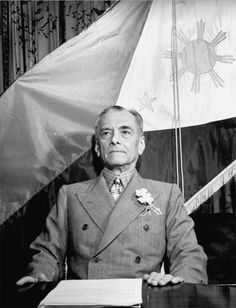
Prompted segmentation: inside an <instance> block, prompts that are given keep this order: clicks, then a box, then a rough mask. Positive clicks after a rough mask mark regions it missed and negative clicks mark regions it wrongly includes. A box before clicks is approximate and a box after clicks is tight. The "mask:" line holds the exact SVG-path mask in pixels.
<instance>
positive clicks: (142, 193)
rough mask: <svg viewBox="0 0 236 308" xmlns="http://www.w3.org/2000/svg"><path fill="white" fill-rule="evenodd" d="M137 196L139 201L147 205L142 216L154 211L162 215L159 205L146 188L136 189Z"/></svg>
mask: <svg viewBox="0 0 236 308" xmlns="http://www.w3.org/2000/svg"><path fill="white" fill-rule="evenodd" d="M136 197H137V200H138V202H139V203H141V204H143V205H145V206H146V208H145V209H144V211H143V212H142V214H141V215H142V216H145V215H151V213H152V212H153V213H154V214H155V215H161V214H162V213H161V210H160V209H159V207H157V206H155V205H154V204H153V201H154V198H153V197H152V196H151V194H150V192H149V191H148V190H147V189H146V188H141V189H136Z"/></svg>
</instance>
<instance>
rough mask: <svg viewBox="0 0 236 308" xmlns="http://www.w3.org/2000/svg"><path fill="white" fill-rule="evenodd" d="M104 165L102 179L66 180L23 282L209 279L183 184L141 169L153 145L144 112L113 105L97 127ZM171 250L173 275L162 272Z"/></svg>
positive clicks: (33, 246)
mask: <svg viewBox="0 0 236 308" xmlns="http://www.w3.org/2000/svg"><path fill="white" fill-rule="evenodd" d="M95 137H96V145H95V151H96V153H97V155H98V156H99V157H100V158H101V159H102V161H103V163H104V169H103V171H102V172H101V174H100V176H98V177H97V178H95V179H92V180H89V181H86V182H82V183H76V184H72V185H66V186H63V187H62V188H61V189H60V191H59V195H58V201H57V204H56V205H55V206H54V207H53V208H52V210H51V212H50V214H49V216H48V218H47V222H46V228H45V230H44V231H43V232H42V233H41V234H40V235H39V236H38V238H37V239H36V240H35V241H34V242H33V243H32V244H31V249H33V250H34V252H35V254H34V255H33V258H32V261H31V263H30V264H29V268H28V276H25V277H23V278H21V279H20V280H19V281H18V282H17V284H18V285H21V284H24V283H26V282H36V281H44V280H49V281H50V280H57V279H60V278H61V272H62V271H61V268H62V264H63V262H64V259H65V257H66V256H67V264H68V278H71V279H76V278H78V279H100V278H101V279H102V278H129V277H130V278H131V277H143V278H144V279H145V280H147V282H148V283H149V284H151V285H153V286H156V285H166V284H167V283H172V284H176V283H180V282H182V281H185V282H189V283H203V284H205V283H207V274H206V260H207V258H206V255H205V254H204V252H203V249H202V247H201V246H199V245H198V243H197V240H196V236H195V233H194V229H193V227H194V224H193V221H192V220H191V218H190V217H188V215H187V214H186V211H185V208H184V206H183V197H182V195H181V192H180V190H179V188H178V187H177V186H176V185H175V184H168V183H162V182H158V181H153V180H149V179H143V178H142V177H141V176H140V175H139V174H138V172H137V171H136V169H135V165H136V162H137V160H138V157H139V155H142V153H143V151H144V148H145V140H144V135H143V123H142V118H141V116H140V115H139V114H138V113H137V112H136V111H133V110H131V111H129V110H126V109H124V108H122V107H119V106H112V107H109V108H107V109H105V110H104V111H103V112H102V113H101V114H100V116H99V117H98V119H97V121H96V125H95ZM164 256H166V257H167V258H168V264H169V273H166V274H165V273H163V272H161V265H162V263H163V260H164Z"/></svg>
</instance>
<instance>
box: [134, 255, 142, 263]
mask: <svg viewBox="0 0 236 308" xmlns="http://www.w3.org/2000/svg"><path fill="white" fill-rule="evenodd" d="M134 262H135V263H137V264H139V263H140V262H141V258H140V257H139V256H137V257H135V259H134Z"/></svg>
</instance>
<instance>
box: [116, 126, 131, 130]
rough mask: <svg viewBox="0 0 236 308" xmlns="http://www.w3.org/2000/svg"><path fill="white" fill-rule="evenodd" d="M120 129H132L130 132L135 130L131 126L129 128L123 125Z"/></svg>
mask: <svg viewBox="0 0 236 308" xmlns="http://www.w3.org/2000/svg"><path fill="white" fill-rule="evenodd" d="M119 129H130V130H133V128H132V127H131V126H128V125H122V126H120V127H119Z"/></svg>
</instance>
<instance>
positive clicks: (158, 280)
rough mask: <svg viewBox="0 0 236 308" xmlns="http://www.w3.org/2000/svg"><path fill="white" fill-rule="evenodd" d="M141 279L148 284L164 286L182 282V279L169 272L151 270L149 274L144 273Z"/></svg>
mask: <svg viewBox="0 0 236 308" xmlns="http://www.w3.org/2000/svg"><path fill="white" fill-rule="evenodd" d="M143 279H144V280H146V281H147V283H148V284H150V285H152V286H158V285H159V286H165V285H166V284H168V283H170V284H177V283H180V282H183V281H184V279H183V278H182V277H178V276H176V277H175V276H172V275H170V274H163V273H157V272H152V273H151V274H145V275H144V276H143Z"/></svg>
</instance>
